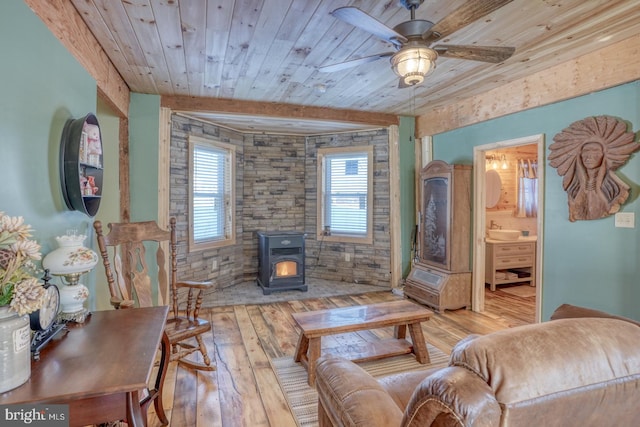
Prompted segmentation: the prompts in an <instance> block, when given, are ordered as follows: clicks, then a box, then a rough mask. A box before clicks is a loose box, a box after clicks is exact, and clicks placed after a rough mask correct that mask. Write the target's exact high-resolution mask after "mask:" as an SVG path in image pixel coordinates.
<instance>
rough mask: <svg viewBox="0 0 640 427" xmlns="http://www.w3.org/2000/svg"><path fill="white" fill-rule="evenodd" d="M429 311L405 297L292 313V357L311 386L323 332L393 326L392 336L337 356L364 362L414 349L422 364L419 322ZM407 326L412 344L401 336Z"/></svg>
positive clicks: (424, 348)
mask: <svg viewBox="0 0 640 427" xmlns="http://www.w3.org/2000/svg"><path fill="white" fill-rule="evenodd" d="M432 314H433V313H432V312H431V311H430V310H427V309H426V308H424V307H423V306H421V305H418V304H416V303H414V302H411V301H408V300H400V301H391V302H383V303H379V304H369V305H359V306H354V307H341V308H332V309H327V310H318V311H307V312H302V313H293V314H292V316H293V319H294V320H295V321H296V323H297V324H298V326H300V329H301V332H300V338H299V339H298V346H297V348H296V354H295V356H294V360H295V361H296V362H301V363H302V364H303V365H304V366H305V367H306V368H307V372H308V378H309V385H311V386H313V385H314V384H315V379H316V362H317V360H318V358H319V357H320V353H321V350H322V344H321V339H322V337H323V336H327V335H335V334H342V333H347V332H356V331H363V330H368V329H376V328H384V327H387V326H394V337H395V338H390V339H385V340H380V341H377V342H373V343H370V344H369V345H368V346H367V347H366V348H365V349H361V350H359V351H357V352H355V353H351V354H349V353H347V354H345V353H344V352H340V353H339V354H340V356H341V357H346V358H348V359H350V360H353V361H354V362H364V361H368V360H376V359H382V358H384V357H392V356H398V355H401V354H408V353H414V354H415V356H416V359H417V360H418V362H420V363H422V364H426V363H429V352H428V351H427V345H426V343H425V340H424V335H423V334H422V328H421V326H420V323H421V322H424V321H427V320H429V319H430V318H431V315H432ZM407 326H408V327H409V333H410V334H411V341H412V343H413V344H412V343H409V342H408V341H407V340H405V337H406V332H407ZM330 351H331V349H326V350H325V352H330Z"/></svg>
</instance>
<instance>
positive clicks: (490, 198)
mask: <svg viewBox="0 0 640 427" xmlns="http://www.w3.org/2000/svg"><path fill="white" fill-rule="evenodd" d="M485 183H486V193H485V194H486V207H487V208H488V209H490V208H495V207H496V205H497V204H498V201H499V200H500V191H501V190H502V180H501V179H500V174H499V173H498V172H496V171H494V170H488V171H487V173H486V175H485Z"/></svg>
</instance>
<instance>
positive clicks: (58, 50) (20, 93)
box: [0, 1, 118, 310]
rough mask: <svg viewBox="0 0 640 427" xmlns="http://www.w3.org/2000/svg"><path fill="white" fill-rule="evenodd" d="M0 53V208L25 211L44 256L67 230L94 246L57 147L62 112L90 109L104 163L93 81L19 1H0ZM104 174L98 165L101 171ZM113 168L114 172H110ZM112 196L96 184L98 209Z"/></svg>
mask: <svg viewBox="0 0 640 427" xmlns="http://www.w3.org/2000/svg"><path fill="white" fill-rule="evenodd" d="M0 55H1V56H2V58H3V61H2V66H1V67H0V111H2V114H0V165H1V167H0V183H1V184H0V211H4V212H6V213H7V214H9V215H11V216H22V217H24V219H25V222H26V223H27V224H30V225H31V226H32V227H33V228H34V229H35V232H34V238H35V239H36V240H37V241H38V242H39V243H40V244H41V245H42V254H43V255H45V254H47V253H48V252H50V251H51V250H53V249H55V248H56V247H57V244H56V242H55V239H54V237H55V236H59V235H63V234H65V233H66V231H67V230H68V229H76V230H78V232H81V233H85V234H86V235H87V239H86V240H85V245H86V246H89V247H92V248H94V249H95V248H96V242H95V237H94V233H93V228H92V223H93V218H90V217H88V216H86V215H84V214H81V213H79V212H75V211H70V210H68V209H67V207H66V205H65V203H64V199H63V198H62V191H61V189H60V178H59V150H60V136H61V134H62V128H63V127H64V124H65V122H66V121H67V119H69V118H78V117H82V116H84V115H86V114H87V113H89V112H94V113H97V116H98V119H99V121H100V128H101V131H102V134H103V143H104V144H105V149H104V151H103V153H104V159H105V164H108V163H109V162H110V159H109V156H111V150H110V148H109V147H108V144H110V139H111V137H110V136H111V135H113V132H114V129H113V124H112V123H109V122H108V121H107V123H105V122H103V121H102V119H103V117H104V114H105V111H106V110H104V109H103V110H102V111H98V112H96V109H97V108H98V107H97V89H96V83H95V81H94V80H93V78H92V77H91V76H90V75H89V74H88V73H87V72H86V71H85V70H84V68H83V67H82V66H81V65H80V64H79V63H78V61H76V60H75V58H74V57H73V56H72V55H71V54H70V53H69V52H68V51H67V50H66V49H65V48H64V46H62V45H61V44H60V42H59V41H58V39H56V38H55V37H54V36H53V35H52V34H51V32H50V31H49V29H48V28H47V27H46V26H45V25H44V23H43V22H42V21H41V20H40V18H38V17H37V16H36V15H35V14H34V13H33V12H32V11H31V9H29V7H28V6H27V5H26V4H25V3H24V2H22V1H9V2H0ZM117 132H118V126H117V123H116V124H115V134H116V135H117ZM115 144H116V146H117V137H116V142H115ZM116 156H117V151H116ZM116 161H117V160H116ZM111 173H112V172H111V171H108V172H107V171H105V178H106V176H107V174H111ZM113 173H115V176H116V177H117V171H115V172H113ZM106 179H111V178H106ZM111 197H112V194H111V190H110V189H107V188H106V187H105V188H103V200H102V204H101V207H100V211H99V212H98V214H99V215H102V214H103V209H105V208H104V206H105V205H109V204H110V202H109V199H110V198H111ZM115 203H117V202H115ZM98 268H99V267H98ZM98 268H96V269H94V271H93V272H92V273H90V274H88V275H84V276H83V277H82V278H81V281H82V282H83V283H84V284H85V285H87V286H88V288H89V292H90V299H89V302H88V307H89V308H90V309H92V310H93V309H95V307H96V292H95V275H96V272H100V270H99V269H98ZM55 281H56V283H60V279H58V278H56V279H55Z"/></svg>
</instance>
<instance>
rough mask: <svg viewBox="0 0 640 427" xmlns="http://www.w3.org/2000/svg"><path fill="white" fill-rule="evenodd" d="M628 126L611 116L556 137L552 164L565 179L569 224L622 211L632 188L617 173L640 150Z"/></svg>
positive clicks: (585, 121)
mask: <svg viewBox="0 0 640 427" xmlns="http://www.w3.org/2000/svg"><path fill="white" fill-rule="evenodd" d="M634 140H635V134H634V133H633V132H627V123H626V122H624V121H623V120H621V119H617V118H615V117H611V116H597V117H587V118H586V119H583V120H580V121H577V122H574V123H572V124H571V125H570V126H569V127H568V128H566V129H564V130H563V131H562V132H560V133H559V134H557V135H556V136H554V137H553V141H554V143H553V144H551V145H550V146H549V149H550V150H551V154H549V164H550V165H551V166H553V167H554V168H557V172H558V175H560V176H562V177H563V179H562V187H563V188H564V190H565V191H566V192H567V197H568V199H569V221H576V220H587V219H598V218H603V217H606V216H609V215H612V214H614V213H616V212H618V210H620V205H622V204H623V203H624V202H625V201H626V200H627V198H628V197H629V186H628V185H627V184H625V183H624V182H623V181H622V180H621V179H620V178H619V177H618V176H617V175H616V174H615V173H614V171H615V170H616V169H618V168H619V167H620V166H622V165H624V164H625V163H626V162H627V160H628V159H629V157H630V156H631V153H633V152H635V151H638V150H639V149H640V144H638V143H636V142H634Z"/></svg>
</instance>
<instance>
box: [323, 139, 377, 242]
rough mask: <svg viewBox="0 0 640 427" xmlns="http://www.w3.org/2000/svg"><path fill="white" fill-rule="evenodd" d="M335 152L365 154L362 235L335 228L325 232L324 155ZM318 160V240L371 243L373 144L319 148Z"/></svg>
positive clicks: (335, 153)
mask: <svg viewBox="0 0 640 427" xmlns="http://www.w3.org/2000/svg"><path fill="white" fill-rule="evenodd" d="M337 154H345V155H351V154H365V155H366V156H367V213H366V217H367V230H366V234H365V235H363V236H354V235H352V234H339V233H337V232H336V231H335V230H331V231H330V233H326V232H325V223H326V218H325V212H326V210H325V203H326V198H327V190H326V188H327V186H326V178H327V177H326V162H325V157H326V156H333V155H337ZM317 162H318V174H317V176H318V184H317V187H318V200H317V219H318V220H317V225H316V234H317V238H318V239H319V240H324V241H328V242H344V243H364V244H372V243H373V200H374V195H373V166H374V165H373V146H371V145H366V146H357V147H328V148H319V149H318V155H317Z"/></svg>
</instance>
